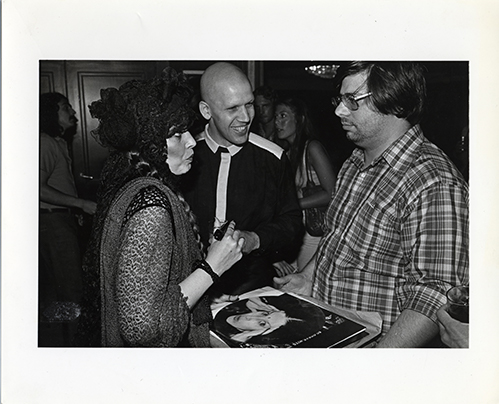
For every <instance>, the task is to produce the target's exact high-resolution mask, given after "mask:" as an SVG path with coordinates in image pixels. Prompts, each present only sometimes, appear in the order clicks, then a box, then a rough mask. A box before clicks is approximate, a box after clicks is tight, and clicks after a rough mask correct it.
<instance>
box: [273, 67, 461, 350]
mask: <svg viewBox="0 0 499 404" xmlns="http://www.w3.org/2000/svg"><path fill="white" fill-rule="evenodd" d="M425 92H426V86H425V81H424V77H423V73H422V70H421V68H420V67H419V66H418V65H415V64H412V63H367V62H355V63H353V64H351V65H350V66H349V68H348V69H347V71H346V73H345V75H344V76H343V81H342V85H341V90H340V96H338V97H336V98H335V99H334V104H335V105H336V111H335V113H336V115H337V116H338V117H339V118H340V119H341V123H342V126H343V129H344V130H345V131H346V135H347V138H348V139H349V140H350V141H352V142H353V143H354V144H355V145H356V146H357V149H355V150H354V152H353V153H352V155H351V156H350V158H349V159H348V160H347V161H346V162H345V163H344V165H343V167H342V169H341V171H340V173H339V177H338V181H337V185H336V192H335V194H334V197H333V200H332V201H331V204H330V206H329V209H328V212H327V217H326V225H327V227H328V229H329V231H328V233H327V234H326V235H325V236H324V238H323V240H322V242H321V245H320V246H319V249H318V250H317V253H316V261H315V260H314V261H312V263H311V264H310V265H308V266H307V267H306V268H305V269H304V270H303V271H302V272H301V273H300V274H294V275H288V276H286V277H283V278H275V283H276V286H278V287H281V288H283V289H286V290H294V291H297V292H300V293H305V294H312V295H313V296H314V297H316V298H318V299H320V300H323V301H325V302H327V303H329V304H333V305H339V306H343V307H346V308H350V309H355V310H365V311H377V312H380V313H381V315H382V318H383V330H382V338H381V340H380V341H379V343H378V346H379V347H417V346H423V345H425V344H426V343H428V342H429V341H430V340H431V339H432V338H433V337H435V336H436V335H437V333H438V326H437V314H436V313H437V310H438V309H439V308H440V306H441V305H442V304H444V303H445V301H446V298H445V292H446V290H447V289H448V288H449V286H451V285H456V284H460V283H465V282H466V283H467V281H468V187H467V185H466V183H465V181H464V179H463V177H462V176H461V174H460V173H459V171H458V170H457V169H456V168H455V166H454V165H453V164H452V163H451V162H450V160H449V159H448V158H447V156H445V154H444V153H443V152H442V151H441V150H440V149H438V148H437V147H436V146H435V145H433V144H432V143H430V142H429V141H428V140H427V139H426V138H425V137H424V136H423V134H422V131H421V128H420V127H419V125H418V122H419V120H420V117H421V114H422V111H423V101H424V96H425Z"/></svg>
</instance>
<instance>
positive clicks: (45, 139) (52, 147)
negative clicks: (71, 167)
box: [40, 132, 59, 154]
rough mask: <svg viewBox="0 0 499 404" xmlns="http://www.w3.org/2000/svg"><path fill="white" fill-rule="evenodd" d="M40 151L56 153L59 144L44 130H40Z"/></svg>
mask: <svg viewBox="0 0 499 404" xmlns="http://www.w3.org/2000/svg"><path fill="white" fill-rule="evenodd" d="M40 151H41V153H42V154H43V153H48V152H52V153H58V152H59V146H58V143H57V140H56V139H55V138H53V137H52V136H50V135H47V134H46V133H44V132H40Z"/></svg>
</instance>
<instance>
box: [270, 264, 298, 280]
mask: <svg viewBox="0 0 499 404" xmlns="http://www.w3.org/2000/svg"><path fill="white" fill-rule="evenodd" d="M272 265H273V266H274V269H275V271H276V272H277V275H279V276H281V277H282V276H286V275H290V274H294V273H295V272H296V268H295V267H294V266H293V265H291V264H290V263H288V262H286V261H279V262H274V263H273V264H272Z"/></svg>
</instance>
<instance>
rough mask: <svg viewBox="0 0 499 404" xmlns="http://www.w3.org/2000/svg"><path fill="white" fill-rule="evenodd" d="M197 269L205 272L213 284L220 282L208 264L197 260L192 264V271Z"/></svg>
mask: <svg viewBox="0 0 499 404" xmlns="http://www.w3.org/2000/svg"><path fill="white" fill-rule="evenodd" d="M197 268H199V269H202V270H203V271H205V272H206V273H207V274H208V275H210V277H211V279H212V280H213V283H216V282H218V281H219V280H220V276H218V275H217V274H216V273H215V271H213V269H212V268H211V266H210V264H208V263H207V262H206V261H205V260H197V261H194V264H193V270H196V269H197Z"/></svg>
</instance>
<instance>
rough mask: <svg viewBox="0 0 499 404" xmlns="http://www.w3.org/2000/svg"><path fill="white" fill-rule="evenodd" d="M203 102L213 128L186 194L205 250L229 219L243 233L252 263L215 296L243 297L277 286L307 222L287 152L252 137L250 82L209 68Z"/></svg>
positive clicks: (236, 270) (228, 276)
mask: <svg viewBox="0 0 499 404" xmlns="http://www.w3.org/2000/svg"><path fill="white" fill-rule="evenodd" d="M201 98H202V101H201V102H200V103H199V109H200V112H201V114H202V115H203V117H204V118H205V119H207V120H208V123H207V125H206V127H205V130H204V131H203V132H202V133H201V134H200V135H199V136H198V144H197V146H196V148H195V154H194V163H193V169H192V170H191V173H189V174H188V177H187V178H186V179H185V180H186V181H184V186H185V189H184V194H185V197H186V199H187V201H188V202H189V204H190V206H191V207H192V209H193V211H194V213H195V214H196V216H197V218H198V222H199V226H200V230H201V232H200V233H201V238H202V241H203V243H204V244H205V245H207V244H208V240H209V238H210V237H211V235H212V234H213V233H214V231H215V229H217V228H219V227H220V226H221V225H222V224H223V223H224V222H225V221H227V220H234V221H235V222H236V228H237V229H238V230H241V236H242V237H243V238H244V239H245V244H244V247H243V253H244V254H245V256H244V257H243V258H242V259H241V261H240V262H239V263H237V264H236V265H234V267H233V268H232V269H231V270H229V271H227V272H226V273H225V274H224V275H223V276H222V278H221V281H220V282H219V284H218V285H216V287H215V288H214V289H213V292H214V294H215V295H216V294H219V293H221V292H223V293H229V294H240V293H244V292H246V291H249V290H252V289H255V288H258V287H262V286H268V285H271V284H272V277H273V276H274V275H275V271H274V269H273V267H272V265H271V262H272V261H273V260H277V259H279V256H280V255H282V254H284V253H285V250H287V249H292V248H293V247H296V245H295V243H298V242H299V240H300V239H301V237H302V234H303V233H302V232H303V225H302V215H301V211H300V208H299V206H298V201H297V197H296V191H295V186H294V182H293V178H292V174H291V168H290V166H289V161H288V160H287V158H286V156H285V153H284V152H283V150H282V149H281V148H280V147H279V146H277V145H276V144H274V143H272V142H270V141H268V140H266V139H264V138H262V137H260V136H257V135H255V134H253V133H250V130H249V128H250V125H251V122H252V120H253V117H254V114H255V112H254V106H253V103H254V98H253V93H252V89H251V84H250V82H249V80H248V78H247V77H246V75H245V74H244V73H243V72H242V71H241V70H240V69H239V68H237V67H236V66H234V65H231V64H229V63H216V64H214V65H212V66H210V67H209V68H208V69H207V70H206V71H205V73H204V74H203V76H202V77H201Z"/></svg>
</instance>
